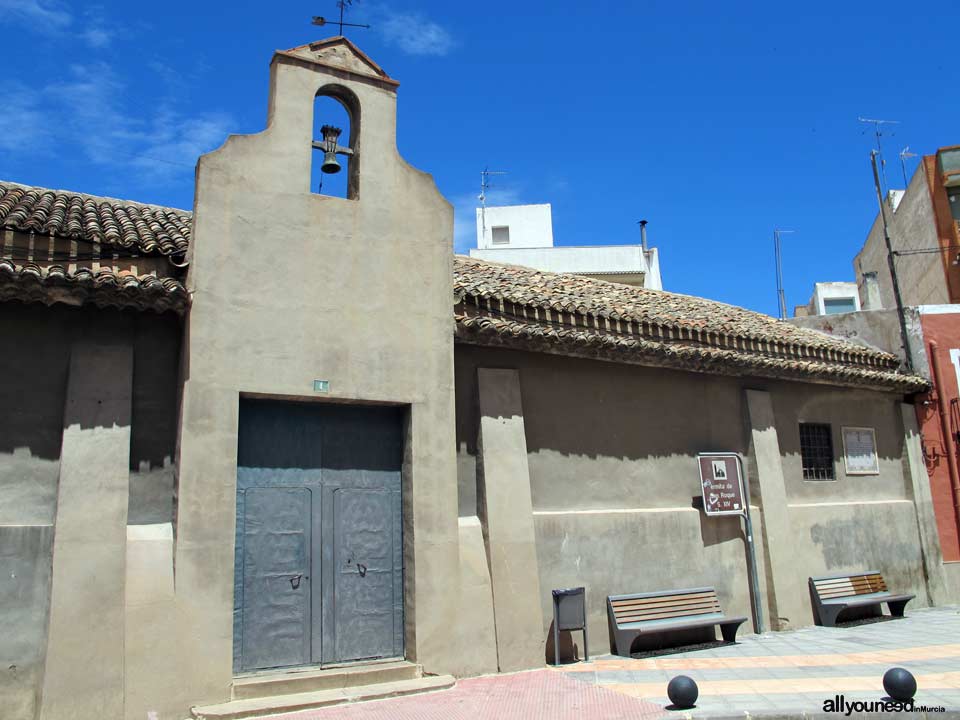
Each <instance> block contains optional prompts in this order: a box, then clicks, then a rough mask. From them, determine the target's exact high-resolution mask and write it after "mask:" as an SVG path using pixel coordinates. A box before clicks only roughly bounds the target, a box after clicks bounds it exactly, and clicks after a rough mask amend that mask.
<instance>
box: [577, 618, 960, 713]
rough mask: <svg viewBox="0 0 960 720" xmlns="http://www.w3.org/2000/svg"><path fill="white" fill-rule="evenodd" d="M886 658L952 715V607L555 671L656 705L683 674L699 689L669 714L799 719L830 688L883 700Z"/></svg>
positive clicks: (817, 709)
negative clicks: (689, 705) (689, 702)
mask: <svg viewBox="0 0 960 720" xmlns="http://www.w3.org/2000/svg"><path fill="white" fill-rule="evenodd" d="M894 666H900V667H905V668H907V669H908V670H910V672H912V673H913V674H914V676H915V677H916V678H917V685H918V688H919V689H918V691H917V696H916V698H915V700H916V702H917V704H918V705H919V704H924V705H928V706H943V707H944V708H946V710H947V711H948V713H949V715H954V716H958V717H960V610H958V608H957V607H944V608H936V609H920V610H916V611H914V612H910V613H908V617H907V618H904V619H902V620H892V621H889V622H878V623H871V624H866V625H856V626H852V627H841V628H822V627H811V628H804V629H802V630H795V631H791V632H783V633H767V634H764V635H747V636H744V637H743V638H742V639H741V640H740V641H739V642H738V643H737V644H736V645H721V646H717V647H712V648H709V649H706V650H697V651H692V652H685V653H678V654H671V655H666V656H661V657H656V658H648V659H643V660H629V659H623V658H615V657H611V656H605V657H603V658H600V659H598V660H597V661H595V662H591V663H582V664H578V665H569V666H567V667H566V668H564V670H565V671H566V673H567V674H568V675H571V676H573V677H578V678H579V679H580V680H582V681H585V682H587V683H589V684H594V685H597V686H599V687H603V688H608V689H611V690H615V691H617V692H621V693H624V694H626V695H630V696H632V697H638V698H643V699H644V700H647V701H650V702H654V703H657V704H660V705H664V706H665V705H667V704H668V703H669V700H668V699H667V697H666V686H667V683H668V682H669V680H670V679H671V678H672V677H674V676H675V675H688V676H690V677H692V678H693V679H694V680H695V681H696V682H697V685H698V686H699V688H700V698H699V700H698V702H697V707H696V708H695V709H694V710H691V711H686V712H683V713H680V712H675V711H674V712H671V713H670V714H671V715H684V714H688V713H689V714H690V715H692V716H693V717H720V716H739V717H743V716H744V713H745V712H749V713H750V714H751V715H764V714H771V715H779V716H788V717H799V716H800V715H801V714H804V713H806V714H811V715H819V714H821V713H823V702H824V700H826V699H828V698H832V697H833V696H834V695H838V694H843V695H844V696H845V698H846V699H847V700H850V701H855V700H879V699H881V698H883V697H884V696H885V695H886V693H885V692H884V690H883V684H882V678H883V673H884V672H885V671H886V670H887V669H889V668H891V667H894ZM949 715H948V714H942V713H936V714H935V715H931V716H932V717H946V716H949ZM837 717H840V716H837Z"/></svg>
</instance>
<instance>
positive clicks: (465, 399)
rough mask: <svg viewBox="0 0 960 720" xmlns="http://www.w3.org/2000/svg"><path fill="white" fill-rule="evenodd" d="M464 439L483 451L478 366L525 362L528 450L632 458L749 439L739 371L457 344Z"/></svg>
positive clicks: (741, 445) (738, 445) (740, 444)
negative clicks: (727, 374)
mask: <svg viewBox="0 0 960 720" xmlns="http://www.w3.org/2000/svg"><path fill="white" fill-rule="evenodd" d="M455 360H456V364H455V367H456V404H457V445H458V447H461V448H464V449H465V450H466V452H467V453H469V454H470V455H475V454H476V452H477V447H476V442H477V429H478V423H479V410H478V402H477V380H476V371H477V368H478V367H484V368H497V367H502V368H511V369H512V368H518V369H519V370H520V377H521V383H520V385H521V392H522V396H523V414H524V422H525V429H526V440H527V450H528V452H529V453H530V454H535V453H537V452H539V451H541V450H554V451H557V452H561V453H563V454H566V455H577V456H582V457H585V458H600V457H612V458H621V459H627V460H635V459H641V458H647V457H651V456H657V457H662V456H670V455H689V454H690V452H691V449H692V448H698V449H711V448H724V449H732V450H739V451H741V452H742V451H743V450H744V449H745V447H746V442H745V440H746V439H745V437H744V435H743V430H742V424H741V421H740V417H741V415H742V414H743V410H742V406H743V397H742V391H741V389H740V384H739V382H738V381H737V380H736V379H735V378H724V377H715V376H707V375H697V374H691V373H683V372H677V371H672V370H661V369H657V368H645V367H641V366H628V365H618V364H615V363H609V362H602V361H594V360H581V359H577V358H567V357H556V356H551V355H544V354H536V353H525V352H520V351H514V350H499V349H489V348H478V347H474V346H467V345H457V346H456V355H455Z"/></svg>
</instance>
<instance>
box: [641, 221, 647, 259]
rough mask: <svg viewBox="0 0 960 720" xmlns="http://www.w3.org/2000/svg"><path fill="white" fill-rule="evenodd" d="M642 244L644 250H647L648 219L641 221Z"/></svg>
mask: <svg viewBox="0 0 960 720" xmlns="http://www.w3.org/2000/svg"><path fill="white" fill-rule="evenodd" d="M640 246H641V247H642V248H643V251H644V252H646V251H647V221H646V220H641V221H640Z"/></svg>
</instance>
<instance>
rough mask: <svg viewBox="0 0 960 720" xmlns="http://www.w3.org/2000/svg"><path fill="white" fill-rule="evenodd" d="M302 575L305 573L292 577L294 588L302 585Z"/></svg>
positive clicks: (291, 581)
mask: <svg viewBox="0 0 960 720" xmlns="http://www.w3.org/2000/svg"><path fill="white" fill-rule="evenodd" d="M302 577H303V575H294V576H293V577H292V578H290V587H292V588H293V589H294V590H296V589H297V588H298V587H300V579H301V578H302Z"/></svg>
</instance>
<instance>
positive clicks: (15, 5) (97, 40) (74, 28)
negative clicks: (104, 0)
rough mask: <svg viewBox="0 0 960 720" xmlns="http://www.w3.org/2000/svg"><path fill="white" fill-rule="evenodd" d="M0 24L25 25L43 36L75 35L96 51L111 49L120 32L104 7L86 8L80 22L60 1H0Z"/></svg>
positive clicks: (93, 6)
mask: <svg viewBox="0 0 960 720" xmlns="http://www.w3.org/2000/svg"><path fill="white" fill-rule="evenodd" d="M0 22H6V23H8V24H13V25H21V26H25V27H26V28H27V29H28V30H31V31H33V32H36V33H40V34H42V35H52V36H66V35H67V34H68V33H72V34H73V36H75V37H77V38H79V39H80V40H81V41H83V42H84V43H86V44H87V45H89V46H90V47H92V48H94V49H97V50H99V49H102V48H105V47H107V46H109V45H110V42H111V41H112V40H113V37H114V35H115V34H116V30H117V28H116V25H115V23H108V22H107V18H106V14H105V12H104V9H103V8H102V7H101V6H99V5H92V6H90V7H88V8H86V10H84V13H83V18H81V19H78V18H77V17H76V16H74V15H73V14H72V13H71V12H70V10H69V9H68V8H67V6H66V4H64V3H63V2H60V1H59V0H0ZM78 26H79V27H78ZM108 26H110V28H111V29H108Z"/></svg>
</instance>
